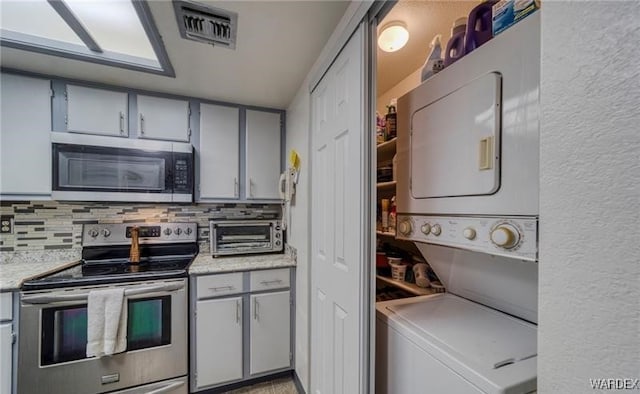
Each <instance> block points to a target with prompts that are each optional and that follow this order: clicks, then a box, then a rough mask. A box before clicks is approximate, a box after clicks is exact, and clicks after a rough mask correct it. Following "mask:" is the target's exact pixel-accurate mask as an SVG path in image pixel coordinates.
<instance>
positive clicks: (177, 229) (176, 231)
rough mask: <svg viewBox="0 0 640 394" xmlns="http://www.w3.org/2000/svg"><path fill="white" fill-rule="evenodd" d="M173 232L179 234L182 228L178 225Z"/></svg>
mask: <svg viewBox="0 0 640 394" xmlns="http://www.w3.org/2000/svg"><path fill="white" fill-rule="evenodd" d="M174 233H176V235H180V234H182V230H181V229H180V227H178V228H176V229H175V231H174Z"/></svg>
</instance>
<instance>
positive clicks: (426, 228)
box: [420, 223, 431, 235]
mask: <svg viewBox="0 0 640 394" xmlns="http://www.w3.org/2000/svg"><path fill="white" fill-rule="evenodd" d="M420 231H422V234H424V235H429V233H430V232H431V225H430V224H429V223H425V224H423V225H422V227H420Z"/></svg>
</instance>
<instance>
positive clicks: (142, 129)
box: [140, 114, 144, 135]
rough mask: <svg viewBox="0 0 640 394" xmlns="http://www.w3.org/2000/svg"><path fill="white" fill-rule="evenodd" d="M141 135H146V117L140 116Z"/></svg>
mask: <svg viewBox="0 0 640 394" xmlns="http://www.w3.org/2000/svg"><path fill="white" fill-rule="evenodd" d="M140 134H142V135H144V115H142V114H140Z"/></svg>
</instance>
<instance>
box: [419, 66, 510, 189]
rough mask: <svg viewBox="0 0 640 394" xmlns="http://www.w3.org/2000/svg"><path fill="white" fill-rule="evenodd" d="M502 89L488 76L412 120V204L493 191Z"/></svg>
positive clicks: (498, 80) (493, 76)
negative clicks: (419, 200)
mask: <svg viewBox="0 0 640 394" xmlns="http://www.w3.org/2000/svg"><path fill="white" fill-rule="evenodd" d="M501 87H502V77H501V75H500V74H498V73H495V72H492V73H488V74H485V75H483V76H481V77H479V78H477V79H475V80H473V81H471V82H469V83H468V84H466V85H464V86H462V87H460V88H459V89H457V90H455V91H453V92H449V93H447V94H446V95H444V96H442V97H440V98H439V99H437V100H436V101H434V102H432V103H430V104H428V105H426V106H425V107H422V108H420V109H418V110H417V111H415V112H414V113H413V114H412V115H411V149H410V155H411V159H410V160H411V183H410V187H411V194H412V196H413V198H416V199H427V198H438V197H456V196H479V195H487V194H493V193H495V192H496V191H498V189H499V188H500V129H501V125H500V120H501V119H500V114H501V106H502V102H501V101H502V100H501Z"/></svg>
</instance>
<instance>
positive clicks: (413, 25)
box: [377, 0, 479, 96]
mask: <svg viewBox="0 0 640 394" xmlns="http://www.w3.org/2000/svg"><path fill="white" fill-rule="evenodd" d="M478 3H479V1H478V0H475V1H463V0H449V1H433V0H400V1H399V2H398V3H397V4H396V5H395V6H394V7H393V9H391V11H389V13H388V14H387V15H386V16H385V17H384V19H383V20H382V21H381V22H380V23H379V24H378V33H379V32H380V28H381V27H382V26H384V25H385V24H387V23H389V22H392V21H401V22H404V23H405V24H406V25H407V30H409V42H408V43H407V45H406V46H405V47H404V48H402V49H400V50H398V51H397V52H391V53H387V52H383V51H381V50H380V48H378V54H377V56H378V79H377V90H378V92H377V95H378V96H381V95H382V94H383V93H385V92H387V91H388V90H389V89H391V88H392V87H393V86H395V85H397V84H398V82H400V81H402V80H403V79H404V78H406V77H407V76H409V75H410V74H411V73H413V72H414V71H416V70H417V69H418V68H421V67H422V65H423V64H424V62H425V60H426V58H427V56H428V55H429V44H430V43H431V40H432V39H433V37H434V36H435V35H436V34H442V52H443V54H444V48H445V46H446V44H447V41H448V40H449V38H450V37H451V25H452V24H453V21H454V20H456V19H457V18H459V17H463V16H467V15H468V14H469V11H471V9H472V8H473V7H475V6H476V5H477V4H478Z"/></svg>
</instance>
